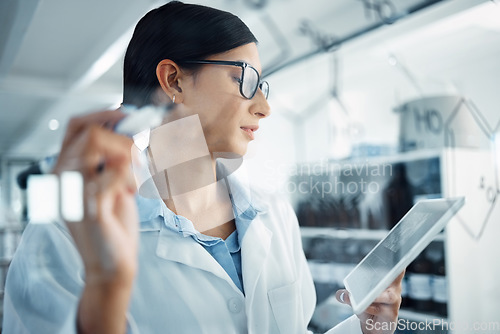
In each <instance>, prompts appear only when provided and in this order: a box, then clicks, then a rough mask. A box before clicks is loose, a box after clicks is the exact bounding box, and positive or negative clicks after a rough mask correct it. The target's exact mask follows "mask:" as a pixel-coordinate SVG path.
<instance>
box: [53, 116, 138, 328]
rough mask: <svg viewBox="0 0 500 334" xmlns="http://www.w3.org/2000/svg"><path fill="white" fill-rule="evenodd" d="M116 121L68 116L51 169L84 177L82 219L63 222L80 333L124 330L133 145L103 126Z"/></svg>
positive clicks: (133, 247)
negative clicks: (71, 253)
mask: <svg viewBox="0 0 500 334" xmlns="http://www.w3.org/2000/svg"><path fill="white" fill-rule="evenodd" d="M122 117H124V115H123V114H122V113H120V112H119V111H104V112H99V113H94V114H90V115H86V116H83V117H78V118H73V119H72V120H71V121H70V123H69V126H68V129H67V131H66V136H65V139H64V142H63V147H62V150H61V153H60V155H59V158H58V161H57V164H56V167H55V168H54V171H53V172H54V173H56V174H61V173H63V172H64V171H78V172H80V173H81V174H82V176H83V179H84V219H83V221H81V222H67V223H66V225H67V226H68V229H69V231H70V233H71V235H72V237H73V239H74V241H75V244H76V247H77V249H78V251H79V253H80V255H81V257H82V260H83V263H84V266H85V289H84V291H83V294H82V297H81V300H80V305H79V314H78V325H79V329H80V331H81V332H89V333H90V332H91V333H119V332H124V330H125V323H126V322H125V314H126V311H127V308H128V302H129V299H130V294H131V289H132V283H133V280H134V277H135V273H136V270H137V247H138V217H137V207H136V204H135V199H134V193H135V183H134V180H133V176H132V173H131V162H132V161H131V148H132V145H133V141H132V140H131V139H130V138H127V137H125V136H121V135H117V134H116V133H113V132H112V131H110V130H107V129H106V128H104V127H103V126H109V127H111V126H113V125H114V124H115V123H116V122H117V121H118V120H120V119H121V118H122Z"/></svg>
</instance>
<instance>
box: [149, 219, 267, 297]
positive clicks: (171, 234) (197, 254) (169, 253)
mask: <svg viewBox="0 0 500 334" xmlns="http://www.w3.org/2000/svg"><path fill="white" fill-rule="evenodd" d="M272 235H273V234H272V232H271V231H270V230H269V229H268V228H267V227H266V226H265V224H264V222H263V220H262V218H261V216H260V215H259V216H257V217H256V218H255V220H254V221H253V222H252V224H251V225H250V226H249V227H248V229H247V232H246V237H245V238H244V239H243V243H242V244H241V261H242V274H243V286H244V287H245V293H246V296H247V297H248V298H250V299H251V298H253V297H251V296H253V294H254V291H255V287H256V286H257V282H258V280H259V277H260V275H261V272H262V268H263V266H264V264H265V262H266V258H267V257H268V255H269V251H270V246H271V239H272ZM156 255H157V256H159V257H161V258H163V259H165V260H168V261H174V262H178V263H181V264H184V265H187V266H189V267H192V268H197V269H200V270H204V271H207V272H210V273H212V274H214V275H215V276H217V277H219V278H222V279H224V280H225V281H226V282H227V283H228V284H230V285H231V286H232V287H233V289H234V290H235V291H236V292H237V293H239V294H242V292H241V291H240V289H239V288H238V287H237V286H236V285H235V284H234V282H233V281H232V279H231V278H230V277H229V275H228V274H227V273H226V271H225V270H224V269H223V268H222V267H221V266H220V264H219V263H217V261H216V260H215V259H214V258H213V257H212V256H211V255H210V254H209V253H208V252H207V251H206V250H205V249H204V248H203V247H202V246H201V244H199V243H198V242H196V241H195V240H194V239H193V238H179V236H178V234H177V233H176V232H175V231H173V230H171V229H169V228H167V227H166V226H165V225H162V226H161V227H160V234H159V238H158V244H157V248H156Z"/></svg>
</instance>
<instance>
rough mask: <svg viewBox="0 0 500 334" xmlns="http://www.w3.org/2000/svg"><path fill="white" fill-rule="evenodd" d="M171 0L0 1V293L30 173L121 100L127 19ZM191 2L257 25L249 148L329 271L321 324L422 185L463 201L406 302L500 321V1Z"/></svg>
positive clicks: (22, 220)
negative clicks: (258, 114)
mask: <svg viewBox="0 0 500 334" xmlns="http://www.w3.org/2000/svg"><path fill="white" fill-rule="evenodd" d="M186 2H191V1H186ZM163 3H165V1H157V0H87V1H63V0H2V1H1V2H0V163H1V169H0V176H1V183H0V187H1V188H0V190H1V193H0V194H1V195H0V199H1V206H0V297H2V296H3V285H4V280H5V275H6V272H7V270H8V266H9V262H10V259H11V258H12V256H13V253H14V251H15V249H16V246H17V244H18V243H19V240H20V238H21V237H22V231H23V228H24V226H25V225H26V224H27V220H28V210H29V208H28V206H27V194H26V189H25V188H26V179H27V174H29V173H37V172H39V171H38V169H39V167H40V166H39V164H38V163H39V161H40V160H41V159H44V158H45V157H48V156H51V155H53V154H55V153H57V151H58V149H59V147H60V144H61V141H62V138H63V135H64V131H65V127H66V125H67V123H68V120H69V119H70V118H71V117H73V116H75V115H79V114H82V113H85V112H90V111H95V110H101V109H106V108H116V107H117V106H118V105H119V104H120V102H121V93H122V61H123V55H124V51H125V48H126V46H127V43H128V41H129V39H130V37H131V34H132V29H133V27H134V26H135V24H136V23H137V21H138V20H139V19H140V18H141V17H142V16H143V15H144V14H145V13H146V12H147V11H149V10H150V9H152V8H155V7H158V6H159V5H161V4H163ZM197 3H199V4H205V5H208V6H212V7H216V8H220V9H223V10H227V11H230V12H232V13H234V14H236V15H238V16H239V17H240V18H241V19H242V20H243V21H244V22H245V23H247V25H248V26H249V27H250V29H251V30H252V31H253V32H254V34H255V35H256V37H257V39H258V40H259V45H258V47H259V51H260V57H261V63H262V70H263V75H264V76H265V78H266V80H268V82H269V83H270V86H271V91H270V96H269V103H270V105H271V108H272V116H271V117H270V118H269V119H266V120H264V121H263V122H261V123H260V125H261V127H260V130H259V132H258V133H257V137H258V138H257V139H256V140H255V142H253V143H251V147H250V150H249V153H248V156H247V157H246V159H245V164H246V165H247V167H248V168H247V169H248V172H249V173H250V175H251V177H252V181H253V182H254V183H255V184H256V185H259V186H260V187H262V188H265V189H266V191H270V192H274V193H277V194H279V195H282V196H283V197H285V198H287V199H288V200H289V201H290V202H291V203H292V205H293V207H294V209H295V211H296V213H297V216H298V220H299V224H300V225H301V230H302V235H303V246H304V251H305V254H306V257H307V259H308V262H309V267H310V270H311V273H312V276H313V279H314V281H315V285H316V289H317V309H316V312H315V314H314V316H313V319H312V321H311V323H310V325H309V326H310V329H311V330H313V331H314V332H322V331H324V330H325V329H328V328H330V327H331V326H333V325H335V324H336V323H338V322H340V321H342V320H343V319H345V318H346V317H348V316H349V315H350V309H349V308H348V307H345V306H343V305H341V304H339V303H337V302H336V301H335V298H334V292H335V291H336V289H338V288H340V287H342V284H343V283H342V280H343V278H344V277H345V276H346V274H347V273H348V272H349V271H350V270H351V269H352V268H353V267H354V266H355V264H356V263H358V262H359V261H360V260H361V259H362V258H363V256H364V255H366V253H367V252H368V251H369V250H370V249H371V248H372V247H373V246H374V245H375V244H376V243H377V242H378V241H379V240H380V239H381V238H383V237H384V236H385V235H386V234H387V231H388V230H389V229H390V228H391V227H392V226H394V224H396V223H397V222H398V220H399V219H400V218H401V217H402V216H403V215H404V214H405V213H406V212H407V210H408V209H409V208H411V206H412V205H413V204H414V203H415V202H416V201H418V200H419V199H424V198H439V197H452V196H453V197H454V196H466V205H465V206H464V208H463V209H462V210H461V211H460V212H459V214H458V215H457V216H456V217H455V218H454V219H453V220H452V221H451V222H450V223H449V224H448V226H447V228H446V229H445V230H444V231H443V232H442V233H440V234H439V235H438V236H437V237H436V239H435V240H434V241H433V242H432V243H431V244H430V245H429V246H428V247H427V248H426V249H425V251H424V252H423V253H422V254H421V255H420V256H419V257H418V258H417V259H416V260H415V261H414V262H413V263H412V264H411V265H410V266H409V267H408V268H407V274H406V276H405V279H404V291H403V306H402V309H401V312H400V318H401V319H406V320H408V322H409V323H412V322H413V323H419V322H422V321H434V320H436V321H442V322H448V323H457V322H460V323H470V324H472V323H475V322H477V323H480V324H481V325H484V324H486V325H485V326H487V325H488V324H490V325H491V323H492V322H494V321H497V322H496V326H499V325H498V324H499V322H500V281H499V280H498V277H500V264H499V262H498V259H497V257H498V254H500V242H498V241H497V239H496V238H498V237H499V236H500V208H499V206H500V205H499V204H498V202H497V201H496V200H497V197H498V196H499V194H500V171H499V166H500V112H499V111H500V1H498V0H334V1H332V0H308V1H305V0H205V1H202V0H200V1H198V2H197ZM42 169H43V168H42ZM27 171H28V172H27ZM0 313H1V311H0ZM493 326H495V325H493ZM495 330H496V331H495ZM403 332H405V333H406V332H408V333H427V332H426V331H425V329H424V330H419V329H414V330H408V329H407V330H401V331H398V333H403ZM437 332H439V333H470V332H471V331H469V330H466V329H463V328H459V327H458V326H457V328H448V329H446V328H443V329H442V330H439V331H434V333H437ZM488 333H489V332H488ZM491 333H500V328H499V327H494V329H493V331H491Z"/></svg>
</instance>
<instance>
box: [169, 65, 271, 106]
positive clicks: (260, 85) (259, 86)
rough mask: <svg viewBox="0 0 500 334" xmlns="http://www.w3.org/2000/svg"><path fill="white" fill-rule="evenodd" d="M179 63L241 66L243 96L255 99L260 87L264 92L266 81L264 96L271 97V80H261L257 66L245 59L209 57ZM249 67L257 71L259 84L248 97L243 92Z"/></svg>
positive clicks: (241, 90) (241, 92) (241, 91)
mask: <svg viewBox="0 0 500 334" xmlns="http://www.w3.org/2000/svg"><path fill="white" fill-rule="evenodd" d="M178 63H179V64H201V65H226V66H237V67H240V68H241V78H240V81H239V84H240V94H241V96H243V97H244V98H245V99H247V100H251V99H253V97H254V96H255V94H257V90H259V89H260V90H261V91H262V92H264V91H263V90H262V84H264V83H265V84H266V85H267V94H264V97H265V98H266V100H267V98H268V97H269V82H267V81H266V80H260V74H259V71H257V69H256V68H255V67H253V66H252V65H250V64H248V63H245V62H244V61H230V60H208V59H206V60H182V61H178ZM247 67H250V68H251V69H253V70H254V71H255V73H257V86H256V88H255V90H254V92H253V93H252V96H250V97H247V96H245V94H243V81H244V80H245V68H247Z"/></svg>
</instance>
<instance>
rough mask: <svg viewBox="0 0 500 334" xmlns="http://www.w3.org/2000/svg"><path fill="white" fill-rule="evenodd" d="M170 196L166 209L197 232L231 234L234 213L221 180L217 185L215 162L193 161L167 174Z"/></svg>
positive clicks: (233, 228)
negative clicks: (180, 217)
mask: <svg viewBox="0 0 500 334" xmlns="http://www.w3.org/2000/svg"><path fill="white" fill-rule="evenodd" d="M166 175H167V180H168V184H169V189H170V193H171V196H170V197H169V198H168V199H166V200H164V202H165V204H166V205H167V207H168V208H169V209H170V210H172V211H173V212H174V213H176V214H178V215H182V216H184V217H186V218H187V219H189V220H190V221H191V222H192V223H193V225H194V227H195V228H196V230H197V231H199V232H201V233H204V234H206V235H211V236H216V237H220V238H223V239H225V238H227V237H228V236H229V235H230V234H231V233H232V232H233V231H234V230H235V223H234V213H233V208H232V203H231V200H230V198H229V191H228V189H227V185H226V183H225V181H224V180H222V181H219V182H217V181H216V168H215V159H212V158H210V157H206V158H201V159H196V160H194V161H190V162H189V163H185V164H183V165H182V166H180V167H178V168H174V170H172V171H171V170H167V171H166Z"/></svg>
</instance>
